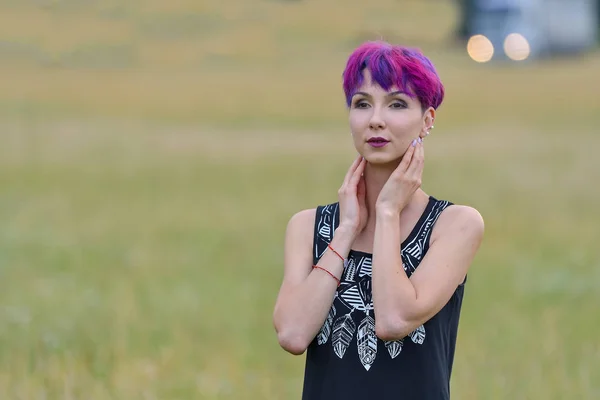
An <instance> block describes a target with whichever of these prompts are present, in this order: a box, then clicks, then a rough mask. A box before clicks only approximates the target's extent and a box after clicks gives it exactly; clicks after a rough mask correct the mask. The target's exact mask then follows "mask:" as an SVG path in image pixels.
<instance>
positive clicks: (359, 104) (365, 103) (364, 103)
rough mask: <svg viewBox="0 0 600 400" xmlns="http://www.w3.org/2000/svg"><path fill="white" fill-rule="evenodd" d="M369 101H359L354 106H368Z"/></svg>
mask: <svg viewBox="0 0 600 400" xmlns="http://www.w3.org/2000/svg"><path fill="white" fill-rule="evenodd" d="M368 105H369V104H368V103H367V102H366V101H357V102H356V103H355V104H354V108H367V107H368Z"/></svg>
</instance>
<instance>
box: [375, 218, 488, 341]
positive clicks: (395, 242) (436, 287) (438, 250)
mask: <svg viewBox="0 0 600 400" xmlns="http://www.w3.org/2000/svg"><path fill="white" fill-rule="evenodd" d="M399 221H400V213H399V212H396V211H394V212H391V211H389V209H386V210H381V211H380V212H379V211H378V213H377V225H376V228H375V238H374V243H373V306H374V309H375V324H376V326H375V331H376V333H377V336H378V337H380V338H381V339H383V340H398V339H402V338H404V337H406V335H408V334H409V333H410V332H412V331H413V330H415V329H416V328H418V327H419V326H420V325H422V324H423V323H425V322H426V321H428V320H429V319H430V318H431V317H433V316H434V315H435V314H437V313H438V312H439V311H440V310H441V309H442V307H444V305H445V304H446V303H447V302H448V301H449V300H450V297H451V296H452V294H453V293H454V291H455V290H456V288H457V287H458V286H459V285H460V283H461V282H462V281H463V280H464V278H465V275H466V274H467V270H468V269H469V266H470V264H471V262H472V260H473V258H474V256H475V253H476V252H477V250H478V248H479V246H480V244H481V241H482V238H483V231H484V223H483V219H482V217H481V215H480V214H479V212H477V210H475V209H474V208H471V207H467V206H450V207H448V208H447V209H446V210H445V211H443V212H442V214H441V215H440V217H439V218H438V221H437V223H436V225H435V226H434V228H433V231H432V237H431V244H430V247H429V250H428V251H427V254H426V255H425V257H424V258H423V260H422V261H421V263H420V264H419V267H418V268H417V270H416V271H415V272H414V273H413V274H412V276H411V278H410V279H409V278H408V277H407V275H406V273H405V272H404V268H403V267H402V260H401V257H400V250H401V249H400V228H399V226H400V223H399Z"/></svg>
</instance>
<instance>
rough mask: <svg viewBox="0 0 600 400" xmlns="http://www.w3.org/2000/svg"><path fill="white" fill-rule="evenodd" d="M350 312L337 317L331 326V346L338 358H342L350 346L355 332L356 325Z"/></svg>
mask: <svg viewBox="0 0 600 400" xmlns="http://www.w3.org/2000/svg"><path fill="white" fill-rule="evenodd" d="M351 314H352V312H350V314H346V315H344V316H342V317H339V318H338V319H337V320H336V321H335V324H334V325H333V334H332V336H331V344H332V346H333V351H334V352H335V354H337V356H338V357H339V358H343V357H344V353H345V352H346V350H347V349H348V346H350V342H351V341H352V337H353V336H354V332H356V324H355V323H354V321H353V320H352V315H351Z"/></svg>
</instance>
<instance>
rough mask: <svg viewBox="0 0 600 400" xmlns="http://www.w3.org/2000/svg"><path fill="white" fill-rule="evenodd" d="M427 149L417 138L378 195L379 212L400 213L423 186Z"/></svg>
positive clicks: (377, 205) (376, 205) (377, 207)
mask: <svg viewBox="0 0 600 400" xmlns="http://www.w3.org/2000/svg"><path fill="white" fill-rule="evenodd" d="M424 160H425V150H424V149H423V141H422V140H421V139H420V138H419V139H415V140H414V141H413V142H412V143H411V144H410V145H409V146H408V150H406V152H405V153H404V156H403V157H402V161H401V162H400V165H398V167H397V168H396V169H395V170H394V172H392V174H391V175H390V177H389V178H388V180H387V182H386V183H385V185H383V188H382V189H381V192H380V193H379V197H377V202H376V204H375V207H376V210H377V211H378V212H393V213H399V212H400V211H402V209H403V208H404V207H406V205H407V204H408V203H409V202H410V198H411V197H412V195H413V194H414V193H415V191H416V190H417V189H419V188H420V187H421V179H422V176H423V165H424Z"/></svg>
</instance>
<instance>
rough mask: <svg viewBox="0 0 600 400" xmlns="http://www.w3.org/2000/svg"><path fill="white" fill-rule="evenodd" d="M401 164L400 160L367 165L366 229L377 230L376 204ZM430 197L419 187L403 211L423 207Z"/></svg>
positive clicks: (365, 174) (365, 173)
mask: <svg viewBox="0 0 600 400" xmlns="http://www.w3.org/2000/svg"><path fill="white" fill-rule="evenodd" d="M399 164H400V160H398V161H397V162H394V163H390V164H385V165H373V164H367V165H366V166H365V172H364V176H365V184H366V192H367V193H366V197H367V198H366V204H367V211H368V213H369V218H368V221H367V226H366V227H365V230H367V231H372V232H374V231H375V205H376V203H377V198H378V197H379V193H380V192H381V189H382V188H383V186H384V185H385V183H386V182H387V181H388V179H389V178H390V175H391V174H392V173H393V172H394V170H395V169H396V168H397V167H398V165H399ZM428 197H429V196H427V195H426V194H425V192H424V191H423V190H421V189H417V191H416V192H415V193H414V194H413V196H412V197H411V199H410V201H409V202H408V204H407V205H406V207H405V209H404V210H402V212H407V211H408V213H409V214H410V210H413V209H421V208H422V204H421V203H423V202H426V201H427V200H428Z"/></svg>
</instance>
